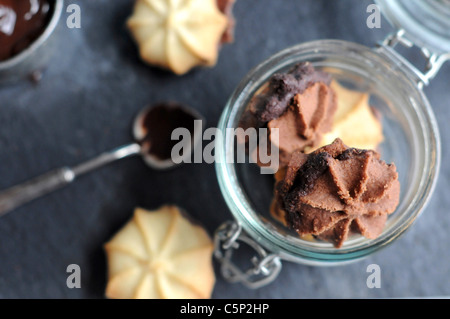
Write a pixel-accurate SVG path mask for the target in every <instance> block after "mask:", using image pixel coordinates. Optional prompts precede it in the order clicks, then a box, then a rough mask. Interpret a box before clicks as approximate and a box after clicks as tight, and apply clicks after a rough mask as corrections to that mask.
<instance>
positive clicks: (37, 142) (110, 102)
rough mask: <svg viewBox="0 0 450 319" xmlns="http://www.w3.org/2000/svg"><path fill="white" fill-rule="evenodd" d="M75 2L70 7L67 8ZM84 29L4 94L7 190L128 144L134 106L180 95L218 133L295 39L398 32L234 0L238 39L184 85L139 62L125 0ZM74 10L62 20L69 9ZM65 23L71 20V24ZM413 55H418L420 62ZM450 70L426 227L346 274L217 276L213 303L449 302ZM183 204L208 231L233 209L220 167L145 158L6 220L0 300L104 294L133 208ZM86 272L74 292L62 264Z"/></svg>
mask: <svg viewBox="0 0 450 319" xmlns="http://www.w3.org/2000/svg"><path fill="white" fill-rule="evenodd" d="M67 3H70V1H68V2H66V4H67ZM78 3H80V4H81V8H82V28H81V29H79V30H76V29H73V30H69V29H67V28H66V27H65V26H64V25H63V27H62V29H61V37H60V39H59V50H58V52H56V54H55V55H54V59H53V63H52V64H51V65H50V66H49V67H48V69H47V71H46V73H45V76H44V79H43V80H42V81H41V83H39V85H37V86H36V85H32V84H30V83H20V84H17V85H14V86H10V87H6V88H0V177H1V178H0V188H6V187H8V186H11V185H13V184H15V183H18V182H21V181H23V180H26V179H27V178H29V177H32V176H35V175H38V174H40V173H42V172H45V171H47V170H49V169H51V168H55V167H59V166H61V165H73V164H76V163H79V162H81V161H83V160H85V159H88V158H90V157H92V156H95V155H96V154H98V153H100V152H102V151H106V150H109V149H111V148H114V147H116V146H119V145H121V144H125V143H127V142H129V141H130V140H131V133H130V125H131V122H132V119H133V116H134V115H135V114H136V113H137V111H138V110H139V109H141V108H142V107H144V106H145V105H147V104H149V103H153V102H156V101H159V100H165V99H176V100H178V101H181V102H184V103H187V104H190V105H192V106H193V107H196V108H197V109H198V110H200V111H201V112H202V113H203V114H204V115H205V116H206V118H207V119H208V123H207V124H208V126H215V125H216V123H217V121H218V119H219V116H220V114H221V112H222V109H223V106H224V104H225V102H226V100H227V97H228V96H229V95H230V94H231V92H232V90H233V89H234V87H235V86H236V85H237V84H238V82H239V81H240V79H241V78H242V77H243V76H244V75H245V73H246V72H247V71H248V70H249V69H250V68H252V67H253V66H255V65H256V64H258V63H259V62H261V61H262V60H263V59H266V58H267V57H269V56H270V55H272V54H273V53H275V52H277V51H279V50H281V49H283V48H285V47H287V46H291V45H294V44H296V43H300V42H304V41H308V40H314V39H321V38H338V39H345V40H349V41H355V42H358V43H362V44H365V45H368V46H372V45H373V44H374V43H375V42H376V41H378V40H380V39H382V38H383V36H384V35H385V34H387V33H388V32H390V31H391V30H392V29H391V28H390V26H389V25H388V23H387V22H386V21H385V20H383V21H382V28H381V29H379V30H370V29H368V28H367V27H366V24H365V22H366V18H367V13H366V7H367V5H368V4H369V3H370V1H357V0H345V1H326V0H322V1H318V0H301V1H300V0H282V1H279V0H238V3H237V5H236V7H235V14H236V17H237V20H238V24H237V30H236V41H235V42H234V43H233V44H231V45H227V46H226V47H224V48H223V50H222V51H221V54H220V60H219V62H218V64H217V66H216V67H215V68H213V69H201V70H195V71H193V72H191V73H189V74H187V75H185V76H183V77H176V76H173V75H171V74H168V73H166V72H162V71H159V70H157V69H154V68H149V67H146V66H144V65H143V64H142V63H141V62H140V60H139V58H138V57H137V51H136V48H135V46H134V44H133V42H132V41H131V39H130V37H129V35H128V33H127V31H126V29H125V28H124V21H125V19H126V17H127V16H128V15H129V13H130V10H131V3H132V1H129V0H120V1H118V0H116V1H110V0H96V1H78ZM66 16H67V15H66ZM66 16H65V17H66ZM412 59H414V60H418V61H419V60H420V57H419V55H418V54H415V53H414V54H412ZM448 83H450V65H446V66H445V67H444V68H443V69H442V70H441V72H440V74H439V75H438V77H437V78H436V79H435V80H434V81H433V82H432V84H431V85H430V86H429V87H428V88H426V93H427V94H428V96H429V99H430V101H431V104H432V105H433V107H434V109H435V112H436V113H437V114H438V122H439V124H440V130H441V136H442V146H443V163H442V164H443V165H442V171H441V174H440V179H439V183H438V185H437V188H436V191H435V193H434V196H433V198H432V200H431V202H430V205H429V206H428V208H427V210H426V212H425V213H424V214H423V215H422V217H421V218H420V220H419V221H418V223H416V225H415V226H414V227H413V228H412V229H411V230H410V231H409V232H407V234H406V235H405V236H403V237H402V238H401V239H399V240H398V241H397V242H396V243H395V244H393V245H391V246H389V247H388V248H386V249H384V250H382V251H381V252H379V253H377V254H375V255H373V256H371V257H370V258H368V259H366V260H364V261H360V262H357V263H354V264H351V265H348V266H342V267H334V268H314V267H308V266H302V265H297V264H292V263H285V264H284V268H283V271H282V273H281V274H280V276H279V278H278V279H277V281H276V282H275V283H273V284H270V285H269V286H267V287H264V288H262V289H259V290H249V289H246V288H243V287H242V286H240V285H230V284H228V283H226V282H224V281H223V280H222V278H221V277H220V276H218V279H217V284H216V287H215V290H214V295H213V297H216V298H227V297H236V298H246V297H255V298H260V297H262V298H363V297H368V298H372V297H409V296H444V295H450V282H449V278H450V270H449V262H450V256H449V244H448V243H449V242H450V232H449V229H450V215H449V208H450V196H448V189H449V188H450V164H449V163H448V158H449V149H450V127H449V125H448V121H449V119H450V107H449V100H450V90H449V89H448V88H449V84H448ZM168 202H171V203H176V204H178V205H180V206H182V207H184V208H185V209H187V210H188V211H189V212H190V213H191V214H192V215H193V216H194V217H196V218H198V219H201V220H202V222H203V223H204V224H205V225H206V226H207V228H208V229H209V231H210V232H211V233H212V232H213V230H214V229H215V228H216V227H218V226H219V225H220V224H221V223H222V222H223V221H225V220H228V219H230V217H231V216H230V213H229V212H228V209H227V207H226V205H225V203H224V201H223V199H222V197H221V195H220V192H219V187H218V184H217V181H216V177H215V171H214V167H213V166H212V165H207V164H204V165H200V164H195V165H185V166H182V167H180V168H178V169H176V170H173V171H170V172H164V173H163V172H156V171H153V170H151V169H149V168H147V167H146V166H145V165H144V164H143V162H142V161H141V160H140V159H139V158H133V159H127V160H123V161H121V162H118V163H115V164H113V165H112V166H109V167H105V168H103V169H101V170H98V171H96V172H95V173H92V174H90V175H88V176H85V177H83V178H82V179H80V180H79V181H77V182H76V183H75V184H73V185H71V186H69V187H67V188H65V189H63V190H61V191H58V192H56V193H54V194H51V195H49V196H47V197H45V198H42V199H39V200H37V201H35V202H33V203H31V204H28V205H26V206H23V207H21V208H20V209H17V210H16V211H14V213H12V214H10V215H7V216H5V217H4V218H1V219H0V297H1V298H103V293H104V288H105V283H106V272H105V269H106V263H105V256H104V253H103V250H102V244H103V243H104V242H105V241H107V240H108V239H109V238H110V236H111V235H112V234H113V233H114V232H115V231H117V230H118V229H119V228H120V227H121V226H122V225H123V223H124V222H125V221H126V220H127V219H128V218H129V217H130V215H131V213H132V210H133V208H134V207H135V206H137V205H141V206H144V207H149V208H155V207H157V206H159V205H160V204H163V203H168ZM71 263H76V264H79V265H80V266H81V270H82V288H81V289H73V290H70V289H68V288H67V286H66V278H67V277H66V276H67V274H66V267H67V265H68V264H71ZM372 263H376V264H379V265H380V267H381V270H382V287H381V288H380V289H369V288H367V286H366V278H367V275H368V274H367V273H366V267H367V265H369V264H372Z"/></svg>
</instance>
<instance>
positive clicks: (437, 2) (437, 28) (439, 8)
mask: <svg viewBox="0 0 450 319" xmlns="http://www.w3.org/2000/svg"><path fill="white" fill-rule="evenodd" d="M376 3H377V4H378V5H379V7H380V10H381V12H382V13H383V15H384V16H385V17H386V18H387V19H388V21H389V22H390V23H391V24H392V25H393V26H394V27H396V28H398V29H403V30H405V33H406V35H407V36H408V38H409V40H411V41H412V42H414V44H416V45H417V46H420V47H426V48H427V49H428V50H430V51H432V52H433V53H436V54H445V53H450V0H414V1H411V0H376Z"/></svg>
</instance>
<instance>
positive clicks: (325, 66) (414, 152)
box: [216, 40, 440, 265]
mask: <svg viewBox="0 0 450 319" xmlns="http://www.w3.org/2000/svg"><path fill="white" fill-rule="evenodd" d="M302 61H309V62H311V63H312V64H313V66H314V67H315V68H316V69H319V70H323V71H326V72H328V73H330V74H332V76H333V78H334V79H335V80H337V81H338V82H340V84H342V85H344V86H347V87H349V88H351V89H354V90H359V91H363V92H367V93H369V94H370V96H371V99H370V104H371V106H372V107H374V108H376V109H377V110H378V111H379V112H380V113H381V114H382V118H383V133H384V135H385V141H384V142H383V143H382V145H381V146H380V152H381V156H382V159H383V160H385V161H386V162H388V163H391V162H394V163H395V164H396V166H397V170H398V173H399V181H400V184H401V194H400V203H399V205H398V207H397V209H396V211H395V212H394V213H393V214H392V215H390V216H389V218H388V221H387V223H386V226H385V229H384V231H383V233H382V234H381V235H380V236H379V237H378V238H377V239H367V238H365V237H363V236H359V235H353V236H352V237H350V238H348V239H347V241H346V242H345V243H344V245H343V246H342V247H341V248H334V247H333V245H332V244H330V243H327V242H323V241H308V240H304V239H301V238H299V236H298V235H297V234H296V233H295V232H294V231H292V230H290V229H288V228H286V227H284V226H283V225H281V224H280V223H279V222H277V221H276V220H274V219H273V218H272V217H271V214H270V211H269V209H270V204H271V200H272V198H273V187H274V177H273V176H271V175H263V174H261V173H260V169H259V167H258V166H257V165H255V164H251V163H250V162H248V163H246V164H237V163H227V162H226V158H234V157H230V154H228V156H227V153H229V152H236V149H235V147H233V145H235V143H233V139H234V136H231V135H227V134H224V137H223V138H222V139H218V140H217V141H216V143H217V144H216V152H217V157H218V161H217V163H216V172H217V176H218V180H219V184H220V188H221V191H222V194H223V196H224V198H225V200H226V202H227V205H228V207H229V209H230V210H231V212H232V214H233V216H234V218H235V219H236V221H237V222H238V223H239V224H240V225H241V226H242V228H243V229H244V230H245V231H246V232H247V233H248V234H249V236H250V237H252V238H253V239H254V240H255V241H256V242H258V243H259V244H260V245H261V246H263V247H264V248H266V249H267V250H268V251H270V252H271V253H273V254H276V255H277V256H279V257H280V258H281V259H284V260H289V261H293V262H297V263H302V264H308V265H336V264H344V263H348V262H352V261H356V260H359V259H361V258H364V257H366V256H368V255H370V254H372V253H374V252H376V251H378V250H379V249H381V248H383V247H385V246H387V245H388V244H390V243H392V242H393V241H394V240H395V239H397V238H398V237H399V236H400V235H401V234H403V233H404V232H405V231H406V230H407V229H408V228H409V227H410V226H411V225H412V224H413V223H414V221H415V220H416V219H417V217H418V216H419V215H420V213H421V212H422V211H423V209H424V208H425V206H426V204H427V202H428V200H429V198H430V196H431V194H432V193H433V189H434V186H435V184H436V180H437V175H438V172H439V166H440V138H439V132H438V128H437V124H436V120H435V116H434V114H433V111H432V109H431V107H430V105H429V102H428V100H427V98H426V96H425V95H424V93H423V92H422V89H421V88H420V85H418V84H417V82H416V81H415V80H414V79H413V78H412V76H411V74H410V72H408V70H406V69H405V68H402V67H401V64H399V63H397V62H396V61H394V60H393V59H392V58H391V57H389V55H386V54H383V51H382V50H378V49H371V48H368V47H365V46H362V45H359V44H355V43H351V42H346V41H340V40H319V41H312V42H308V43H304V44H300V45H296V46H294V47H291V48H288V49H286V50H283V51H281V52H280V53H278V54H276V55H274V56H272V57H270V58H269V59H268V60H266V61H264V62H262V63H261V64H260V65H258V66H257V67H256V68H254V69H253V70H251V71H250V72H249V73H248V74H247V75H246V76H245V78H244V79H243V80H242V82H241V83H240V84H239V86H238V87H237V88H236V90H235V91H234V93H233V94H232V96H231V97H230V99H229V101H228V103H227V105H226V108H225V110H224V112H223V114H222V116H221V119H220V122H219V129H220V130H221V131H222V132H226V129H227V128H237V126H238V123H239V121H240V118H241V116H242V114H243V112H244V110H245V109H246V107H247V105H248V103H249V101H250V99H251V98H252V97H253V95H254V94H255V92H256V91H258V89H259V88H261V86H262V85H264V84H265V83H266V82H267V81H268V79H269V78H270V76H272V75H273V74H274V73H278V72H286V71H287V70H289V69H290V68H291V67H292V66H293V65H294V64H296V63H299V62H302Z"/></svg>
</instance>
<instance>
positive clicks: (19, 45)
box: [0, 0, 63, 83]
mask: <svg viewBox="0 0 450 319" xmlns="http://www.w3.org/2000/svg"><path fill="white" fill-rule="evenodd" d="M62 9H63V0H0V83H7V82H14V81H17V80H20V79H24V78H27V77H30V76H32V75H33V73H34V72H40V71H42V70H43V68H44V67H45V66H46V64H47V62H48V60H49V57H50V55H51V51H52V47H53V45H52V44H53V42H54V37H53V34H54V33H55V30H56V27H57V25H58V21H59V19H60V17H61V13H62Z"/></svg>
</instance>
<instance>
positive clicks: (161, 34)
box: [127, 0, 229, 75]
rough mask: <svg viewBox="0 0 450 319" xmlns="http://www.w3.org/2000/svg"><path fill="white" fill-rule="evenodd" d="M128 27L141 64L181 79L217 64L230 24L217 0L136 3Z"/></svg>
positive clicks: (159, 0) (155, 0)
mask: <svg viewBox="0 0 450 319" xmlns="http://www.w3.org/2000/svg"><path fill="white" fill-rule="evenodd" d="M127 25H128V28H129V30H130V31H131V33H132V35H133V37H134V39H135V40H136V42H137V44H138V46H139V51H140V55H141V58H142V59H143V60H144V61H146V62H147V63H149V64H151V65H157V66H160V67H163V68H166V69H169V70H172V71H173V72H174V73H176V74H179V75H181V74H184V73H186V72H187V71H189V70H190V69H191V68H193V67H195V66H198V65H205V66H214V65H215V64H216V61H217V57H218V53H219V47H220V42H221V39H222V36H223V34H224V32H226V30H227V28H228V26H229V20H228V17H227V16H226V15H225V14H223V13H222V12H220V10H219V8H218V6H217V2H216V0H137V1H136V4H135V7H134V12H133V14H132V16H131V17H130V18H129V20H128V21H127Z"/></svg>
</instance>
